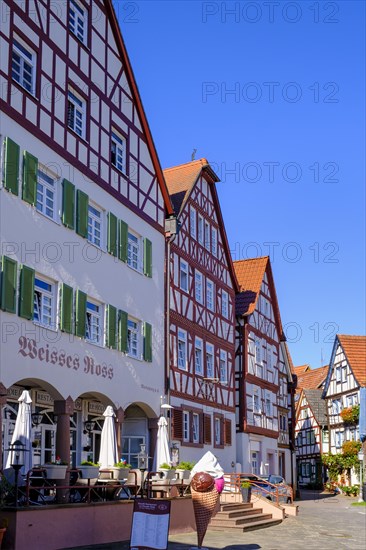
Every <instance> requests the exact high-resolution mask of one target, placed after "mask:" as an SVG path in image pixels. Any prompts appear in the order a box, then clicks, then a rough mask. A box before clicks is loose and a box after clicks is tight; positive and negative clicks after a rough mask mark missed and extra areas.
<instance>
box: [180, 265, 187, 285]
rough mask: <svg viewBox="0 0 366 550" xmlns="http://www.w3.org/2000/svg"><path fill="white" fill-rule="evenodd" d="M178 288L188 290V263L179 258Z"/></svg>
mask: <svg viewBox="0 0 366 550" xmlns="http://www.w3.org/2000/svg"><path fill="white" fill-rule="evenodd" d="M180 288H181V289H182V290H184V292H188V264H187V262H185V261H183V260H180Z"/></svg>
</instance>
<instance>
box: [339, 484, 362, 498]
mask: <svg viewBox="0 0 366 550" xmlns="http://www.w3.org/2000/svg"><path fill="white" fill-rule="evenodd" d="M339 488H340V490H341V491H342V493H344V494H345V495H347V496H348V497H350V496H354V497H357V495H358V493H359V490H360V486H359V485H351V486H350V487H348V486H347V485H340V487H339Z"/></svg>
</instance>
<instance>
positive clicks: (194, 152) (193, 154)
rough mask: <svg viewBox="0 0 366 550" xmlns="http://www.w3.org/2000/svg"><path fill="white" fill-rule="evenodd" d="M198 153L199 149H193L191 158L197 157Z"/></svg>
mask: <svg viewBox="0 0 366 550" xmlns="http://www.w3.org/2000/svg"><path fill="white" fill-rule="evenodd" d="M196 153H197V149H193V153H192V155H191V160H194V159H195V156H196Z"/></svg>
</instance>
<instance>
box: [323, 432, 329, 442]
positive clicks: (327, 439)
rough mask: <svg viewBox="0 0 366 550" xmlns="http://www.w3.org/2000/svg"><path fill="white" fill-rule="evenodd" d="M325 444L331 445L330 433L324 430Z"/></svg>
mask: <svg viewBox="0 0 366 550" xmlns="http://www.w3.org/2000/svg"><path fill="white" fill-rule="evenodd" d="M323 443H329V431H328V430H323Z"/></svg>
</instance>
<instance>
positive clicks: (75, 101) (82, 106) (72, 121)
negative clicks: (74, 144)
mask: <svg viewBox="0 0 366 550" xmlns="http://www.w3.org/2000/svg"><path fill="white" fill-rule="evenodd" d="M67 100H68V102H67V126H68V127H69V128H70V129H71V130H73V131H74V132H75V134H77V135H78V136H80V137H82V138H85V128H86V102H85V100H84V99H82V98H81V97H80V96H79V95H78V94H77V93H76V92H74V90H71V89H69V92H68V96H67Z"/></svg>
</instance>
